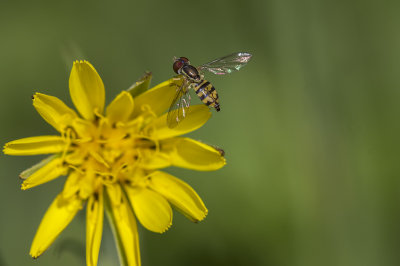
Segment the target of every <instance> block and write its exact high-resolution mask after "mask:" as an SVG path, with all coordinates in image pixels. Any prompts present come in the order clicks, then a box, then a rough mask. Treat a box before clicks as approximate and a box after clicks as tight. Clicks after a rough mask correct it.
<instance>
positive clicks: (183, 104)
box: [167, 80, 190, 128]
mask: <svg viewBox="0 0 400 266" xmlns="http://www.w3.org/2000/svg"><path fill="white" fill-rule="evenodd" d="M189 106H190V94H189V91H188V88H187V81H185V80H184V81H183V82H182V85H181V86H180V87H179V88H178V89H177V92H176V94H175V97H174V99H173V101H172V103H171V106H170V107H169V110H168V114H167V124H168V127H169V128H174V127H176V126H177V125H178V124H179V123H180V122H181V121H182V120H183V119H184V118H185V117H186V115H187V109H188V108H189Z"/></svg>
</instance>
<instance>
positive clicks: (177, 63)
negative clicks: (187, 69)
mask: <svg viewBox="0 0 400 266" xmlns="http://www.w3.org/2000/svg"><path fill="white" fill-rule="evenodd" d="M182 66H183V62H182V60H180V59H178V60H176V61H175V62H174V64H173V65H172V68H173V69H174V71H175V73H176V74H178V70H179V69H181V68H182Z"/></svg>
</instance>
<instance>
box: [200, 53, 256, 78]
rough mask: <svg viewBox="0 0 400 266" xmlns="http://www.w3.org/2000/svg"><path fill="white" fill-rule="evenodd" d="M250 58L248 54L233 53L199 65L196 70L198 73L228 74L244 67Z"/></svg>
mask: <svg viewBox="0 0 400 266" xmlns="http://www.w3.org/2000/svg"><path fill="white" fill-rule="evenodd" d="M251 57H252V55H251V54H249V53H244V52H240V53H233V54H230V55H227V56H224V57H221V58H218V59H215V60H213V61H211V62H208V63H206V64H204V65H201V66H199V67H198V68H197V69H198V70H200V71H203V70H207V71H209V72H211V73H213V74H216V75H225V74H230V73H232V72H234V71H238V70H240V69H241V68H242V67H244V66H245V65H246V64H247V62H249V61H250V59H251Z"/></svg>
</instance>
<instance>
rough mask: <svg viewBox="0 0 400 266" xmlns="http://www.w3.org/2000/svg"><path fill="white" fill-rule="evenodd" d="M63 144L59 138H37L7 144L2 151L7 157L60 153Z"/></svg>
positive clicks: (63, 146)
mask: <svg viewBox="0 0 400 266" xmlns="http://www.w3.org/2000/svg"><path fill="white" fill-rule="evenodd" d="M64 148H65V142H64V140H63V139H62V137H60V136H38V137H30V138H23V139H18V140H14V141H10V142H8V143H7V144H6V145H5V146H4V149H3V152H4V153H5V154H9V155H37V154H49V153H58V152H62V151H63V150H64Z"/></svg>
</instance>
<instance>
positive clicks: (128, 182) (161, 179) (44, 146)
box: [3, 61, 225, 265]
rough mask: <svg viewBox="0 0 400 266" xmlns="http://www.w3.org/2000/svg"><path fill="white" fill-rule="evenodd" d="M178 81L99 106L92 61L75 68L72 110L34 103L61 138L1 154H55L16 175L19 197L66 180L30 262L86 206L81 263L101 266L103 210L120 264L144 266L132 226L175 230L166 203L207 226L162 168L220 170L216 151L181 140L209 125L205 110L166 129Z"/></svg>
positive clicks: (31, 141)
mask: <svg viewBox="0 0 400 266" xmlns="http://www.w3.org/2000/svg"><path fill="white" fill-rule="evenodd" d="M145 81H149V80H145ZM174 82H176V81H174V80H172V79H171V80H168V81H166V82H163V83H161V84H159V85H158V86H156V87H154V88H152V89H150V90H147V91H145V92H143V93H139V92H141V91H142V90H143V87H146V86H148V82H141V83H138V84H137V85H138V86H137V87H134V88H133V90H132V91H131V92H128V91H122V92H121V93H120V94H119V95H118V96H117V97H116V98H115V99H114V100H113V101H112V102H111V103H110V104H109V105H108V106H107V107H106V108H105V107H104V102H105V90H104V85H103V82H102V80H101V78H100V76H99V75H98V74H97V72H96V70H95V69H94V67H93V66H92V65H91V64H90V63H89V62H87V61H76V62H74V65H73V67H72V71H71V76H70V79H69V88H70V95H71V98H72V101H73V103H74V105H75V107H76V109H77V111H78V112H75V111H74V110H72V109H70V108H69V107H67V106H66V105H65V104H64V103H63V102H62V101H61V100H59V99H58V98H56V97H53V96H49V95H45V94H41V93H36V94H35V95H34V96H33V105H34V107H35V108H36V110H37V111H38V112H39V114H40V115H41V116H42V117H43V118H44V119H45V120H46V121H47V122H48V123H49V124H50V125H52V126H53V127H54V128H55V129H56V130H57V131H58V132H59V133H60V135H54V136H37V137H29V138H24V139H19V140H15V141H11V142H9V143H7V144H6V145H5V146H4V150H3V151H4V153H6V154H9V155H38V154H52V155H50V156H49V157H47V158H46V159H44V160H43V161H41V162H40V163H38V164H36V165H34V166H33V167H31V168H29V169H27V170H26V171H24V172H22V173H21V175H20V176H21V178H22V179H24V182H23V183H22V189H23V190H25V189H29V188H32V187H35V186H38V185H40V184H43V183H46V182H48V181H51V180H53V179H55V178H58V177H60V176H63V175H67V176H68V177H67V179H66V182H65V185H64V188H63V190H62V191H61V193H59V195H58V196H57V197H56V199H55V200H54V201H53V203H52V204H51V205H50V207H49V208H48V210H47V212H46V214H45V215H44V217H43V219H42V221H41V223H40V225H39V228H38V230H37V232H36V235H35V237H34V240H33V243H32V246H31V249H30V255H31V256H32V257H34V258H36V257H38V256H40V255H41V254H42V253H43V252H44V251H45V250H46V249H47V248H48V247H49V246H50V245H51V244H52V242H53V241H54V240H55V238H56V237H57V236H58V235H59V234H60V233H61V232H62V231H63V230H64V228H65V227H66V226H67V225H68V224H69V223H70V221H71V220H72V219H73V218H74V216H75V215H76V213H77V212H78V211H79V210H80V209H82V208H83V205H84V203H85V202H87V204H86V262H87V265H97V259H98V253H99V248H100V241H101V235H102V228H103V216H104V212H106V213H107V214H108V215H107V217H108V218H109V220H110V222H111V225H112V228H113V232H114V234H115V237H116V243H117V246H118V248H119V251H120V259H121V262H122V264H125V265H140V253H139V242H138V234H137V225H136V220H139V221H140V223H141V224H142V225H143V226H144V227H145V228H147V229H148V230H150V231H153V232H157V233H163V232H165V231H166V230H168V228H169V227H170V226H171V224H172V210H171V204H172V205H174V206H175V207H176V208H177V209H178V210H179V211H181V212H182V213H183V214H184V215H185V216H187V217H188V218H189V219H191V220H192V221H201V220H202V219H204V217H205V216H206V215H207V209H206V207H205V205H204V203H203V201H202V200H201V199H200V197H199V196H198V195H197V193H196V192H195V191H194V190H193V189H192V188H191V187H190V186H189V185H188V184H186V183H185V182H183V181H181V180H179V179H177V178H176V177H174V176H172V175H170V174H167V173H166V172H162V171H160V170H159V169H161V168H165V167H169V166H178V167H184V168H189V169H194V170H201V171H209V170H216V169H219V168H221V167H222V166H223V165H225V159H224V158H223V156H222V154H221V153H220V152H219V151H218V150H217V149H215V148H213V147H211V146H209V145H206V144H204V143H202V142H199V141H195V140H192V139H189V138H184V137H179V136H180V135H183V134H185V133H188V132H191V131H193V130H196V129H198V128H199V127H201V126H202V125H203V124H204V123H205V122H206V121H207V120H208V119H209V117H210V115H211V113H210V111H209V109H208V108H207V107H206V106H204V105H197V106H192V107H190V109H189V111H188V115H187V118H186V119H185V120H184V121H182V122H181V123H180V124H179V125H178V126H177V127H175V128H173V129H170V128H169V127H168V125H167V119H166V114H163V112H164V111H165V110H167V108H168V105H169V104H170V102H169V99H172V97H173V95H174V94H175V91H176V86H175V85H176V84H175V83H174ZM132 95H133V96H135V97H133V96H132ZM104 109H105V110H104Z"/></svg>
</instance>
